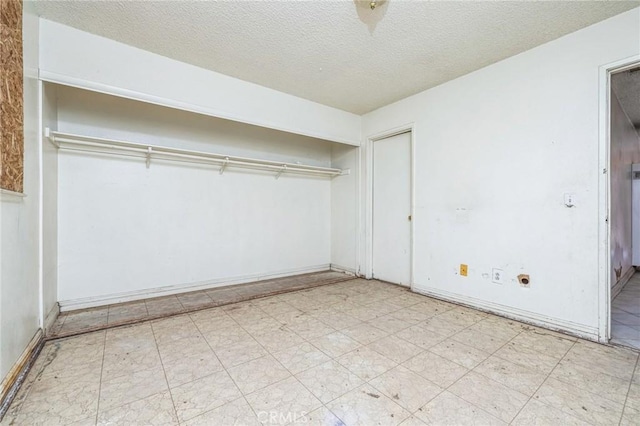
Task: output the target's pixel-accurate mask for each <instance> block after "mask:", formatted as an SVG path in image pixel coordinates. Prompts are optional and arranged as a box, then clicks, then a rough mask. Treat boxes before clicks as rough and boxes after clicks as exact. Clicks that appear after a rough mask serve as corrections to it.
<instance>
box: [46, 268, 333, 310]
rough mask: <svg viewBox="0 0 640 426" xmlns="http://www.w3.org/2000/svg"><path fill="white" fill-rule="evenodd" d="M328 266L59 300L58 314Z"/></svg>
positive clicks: (247, 281) (312, 270) (277, 276)
mask: <svg viewBox="0 0 640 426" xmlns="http://www.w3.org/2000/svg"><path fill="white" fill-rule="evenodd" d="M330 268H331V265H330V264H328V263H327V264H323V265H316V266H309V267H306V268H296V269H288V270H284V271H278V272H272V273H268V274H254V275H243V276H239V277H231V278H218V279H214V280H208V281H200V282H195V283H186V284H176V285H169V286H165V287H155V288H149V289H144V290H136V291H127V292H122V293H114V294H108V295H103V296H93V297H85V298H82V299H73V300H61V301H60V302H58V303H59V304H60V312H68V311H74V310H78V309H87V308H95V307H97V306H104V305H111V304H114V303H123V302H131V301H134V300H141V299H149V298H152V297H160V296H170V295H172V294H178V293H186V292H190V291H198V290H208V289H212V288H217V287H225V286H228V285H235V284H244V283H249V282H255V281H262V280H269V279H273V278H282V277H289V276H292V275H300V274H310V273H313V272H323V271H328V270H330Z"/></svg>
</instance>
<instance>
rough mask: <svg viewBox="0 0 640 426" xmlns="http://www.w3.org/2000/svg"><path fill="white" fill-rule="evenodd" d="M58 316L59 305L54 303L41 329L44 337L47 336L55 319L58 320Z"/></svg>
mask: <svg viewBox="0 0 640 426" xmlns="http://www.w3.org/2000/svg"><path fill="white" fill-rule="evenodd" d="M58 315H60V305H59V304H58V302H56V303H55V304H54V305H53V308H51V310H50V311H49V313H48V314H47V316H46V318H45V319H44V324H43V328H44V335H45V336H46V335H48V334H49V330H51V327H53V324H54V323H55V322H56V319H58Z"/></svg>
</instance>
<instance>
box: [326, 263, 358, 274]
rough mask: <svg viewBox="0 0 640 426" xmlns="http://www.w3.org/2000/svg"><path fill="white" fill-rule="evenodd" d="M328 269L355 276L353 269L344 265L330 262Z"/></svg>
mask: <svg viewBox="0 0 640 426" xmlns="http://www.w3.org/2000/svg"><path fill="white" fill-rule="evenodd" d="M330 269H331V270H332V271H334V272H342V273H344V274H348V275H353V276H354V277H355V276H357V273H356V270H355V269H353V268H347V267H346V266H341V265H336V264H335V263H332V264H331V265H330Z"/></svg>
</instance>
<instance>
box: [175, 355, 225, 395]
mask: <svg viewBox="0 0 640 426" xmlns="http://www.w3.org/2000/svg"><path fill="white" fill-rule="evenodd" d="M163 366H164V373H165V375H166V377H167V382H169V387H174V386H178V385H181V384H183V383H188V382H191V381H193V380H196V379H199V378H201V377H205V376H208V375H210V374H213V373H216V372H218V371H221V370H223V369H224V367H222V364H221V363H220V361H219V360H218V357H216V355H215V354H214V353H213V352H210V353H202V354H200V355H196V356H191V357H187V358H183V359H179V360H174V361H169V362H165V363H164V364H163Z"/></svg>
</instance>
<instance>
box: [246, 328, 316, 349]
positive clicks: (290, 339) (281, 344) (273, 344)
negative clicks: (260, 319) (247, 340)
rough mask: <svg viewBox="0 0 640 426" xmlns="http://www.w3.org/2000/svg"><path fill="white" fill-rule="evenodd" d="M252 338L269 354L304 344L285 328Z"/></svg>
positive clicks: (298, 337)
mask: <svg viewBox="0 0 640 426" xmlns="http://www.w3.org/2000/svg"><path fill="white" fill-rule="evenodd" d="M283 327H284V326H283ZM253 337H254V338H255V339H256V340H257V341H258V343H260V344H261V345H262V346H264V348H265V349H266V350H268V351H269V352H275V351H279V350H281V349H287V348H290V347H292V346H297V345H300V344H302V343H304V342H305V340H304V339H303V338H302V337H300V336H298V335H297V334H296V333H294V332H293V331H291V330H289V329H287V328H282V329H279V330H275V331H270V332H268V333H256V334H254V335H253Z"/></svg>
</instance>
